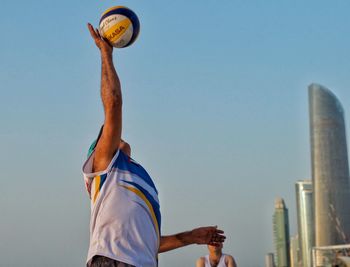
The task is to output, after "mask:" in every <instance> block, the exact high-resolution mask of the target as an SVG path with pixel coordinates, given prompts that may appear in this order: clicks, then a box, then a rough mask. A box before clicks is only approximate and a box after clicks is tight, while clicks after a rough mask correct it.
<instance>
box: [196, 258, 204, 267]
mask: <svg viewBox="0 0 350 267" xmlns="http://www.w3.org/2000/svg"><path fill="white" fill-rule="evenodd" d="M204 266H205V256H204V257H200V258H199V259H198V260H197V262H196V267H204Z"/></svg>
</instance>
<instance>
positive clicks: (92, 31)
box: [88, 23, 99, 40]
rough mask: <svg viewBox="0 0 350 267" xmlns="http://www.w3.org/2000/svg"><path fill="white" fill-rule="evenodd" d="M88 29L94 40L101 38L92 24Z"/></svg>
mask: <svg viewBox="0 0 350 267" xmlns="http://www.w3.org/2000/svg"><path fill="white" fill-rule="evenodd" d="M88 29H89V32H90V35H91V37H92V38H94V40H96V39H98V38H99V37H98V35H97V33H96V31H95V30H94V27H92V25H91V24H90V23H88Z"/></svg>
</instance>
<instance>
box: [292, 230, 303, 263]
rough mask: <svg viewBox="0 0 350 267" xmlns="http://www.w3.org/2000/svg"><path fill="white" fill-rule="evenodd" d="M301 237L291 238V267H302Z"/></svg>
mask: <svg viewBox="0 0 350 267" xmlns="http://www.w3.org/2000/svg"><path fill="white" fill-rule="evenodd" d="M300 264H301V262H300V249H299V236H298V235H297V234H296V235H295V236H292V237H291V238H290V266H291V267H300V266H301V265H300Z"/></svg>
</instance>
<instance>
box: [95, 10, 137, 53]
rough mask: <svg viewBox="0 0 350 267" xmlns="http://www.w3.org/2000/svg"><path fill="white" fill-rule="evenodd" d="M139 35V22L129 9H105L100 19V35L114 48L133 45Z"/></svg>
mask: <svg viewBox="0 0 350 267" xmlns="http://www.w3.org/2000/svg"><path fill="white" fill-rule="evenodd" d="M139 33H140V21H139V19H138V17H137V15H136V14H135V13H134V12H133V11H132V10H131V9H129V8H127V7H124V6H116V7H112V8H109V9H107V10H106V11H105V12H104V13H103V14H102V16H101V19H100V34H101V36H102V37H103V38H105V39H107V40H108V42H109V43H110V44H111V45H112V46H113V47H116V48H123V47H127V46H130V45H131V44H133V43H134V42H135V40H136V38H137V36H138V35H139Z"/></svg>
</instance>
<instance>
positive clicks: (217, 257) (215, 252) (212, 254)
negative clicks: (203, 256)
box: [209, 251, 222, 261]
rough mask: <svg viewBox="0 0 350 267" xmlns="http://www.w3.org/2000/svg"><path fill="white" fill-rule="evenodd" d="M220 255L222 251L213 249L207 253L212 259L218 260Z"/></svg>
mask: <svg viewBox="0 0 350 267" xmlns="http://www.w3.org/2000/svg"><path fill="white" fill-rule="evenodd" d="M221 256H222V251H213V252H210V253H209V259H210V260H212V261H218V260H220V258H221Z"/></svg>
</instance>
